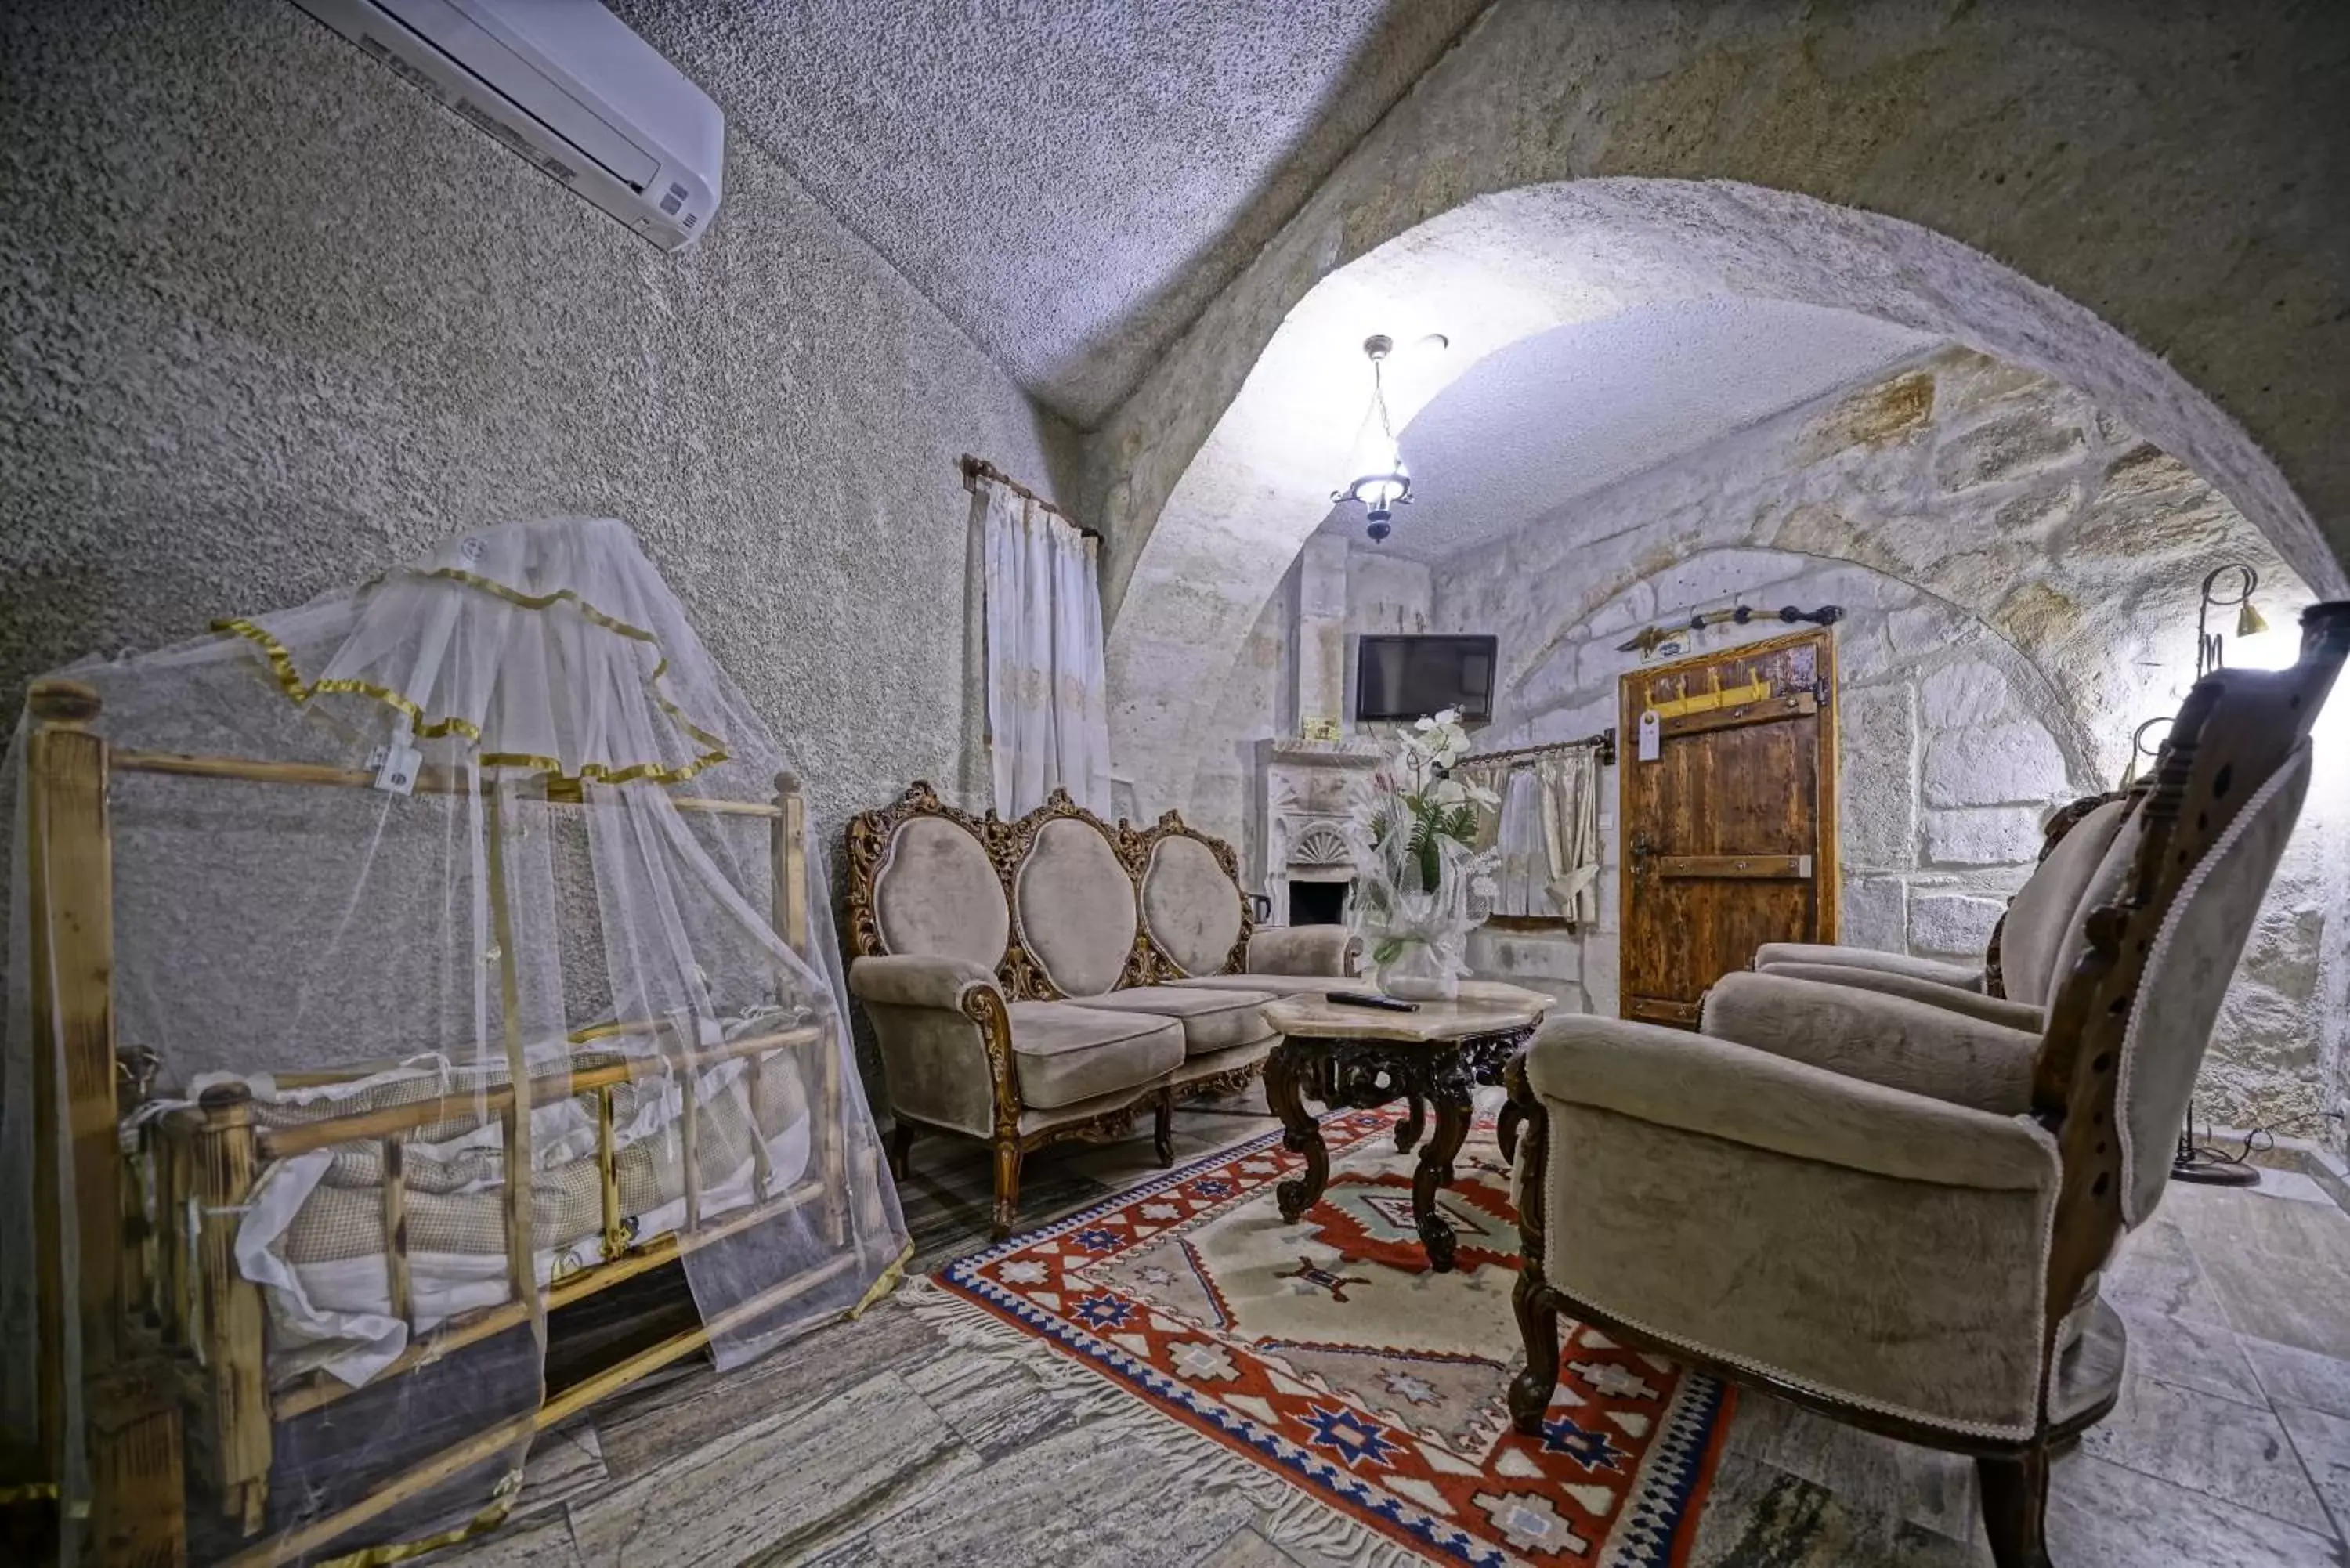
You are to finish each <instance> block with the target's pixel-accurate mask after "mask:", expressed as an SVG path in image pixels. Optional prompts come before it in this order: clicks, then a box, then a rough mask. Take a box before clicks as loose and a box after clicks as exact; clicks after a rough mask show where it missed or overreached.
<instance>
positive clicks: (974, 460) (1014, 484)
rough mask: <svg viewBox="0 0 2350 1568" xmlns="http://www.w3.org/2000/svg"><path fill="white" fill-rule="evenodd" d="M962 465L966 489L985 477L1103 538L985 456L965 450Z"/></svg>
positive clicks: (1093, 536)
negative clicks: (978, 455) (976, 455)
mask: <svg viewBox="0 0 2350 1568" xmlns="http://www.w3.org/2000/svg"><path fill="white" fill-rule="evenodd" d="M961 467H962V485H963V488H964V489H965V490H976V489H978V488H979V482H980V481H981V480H983V479H984V480H988V481H991V482H993V483H996V484H1000V485H1002V486H1003V488H1004V489H1006V490H1008V491H1010V492H1012V493H1013V494H1014V495H1018V496H1024V497H1025V498H1026V499H1028V500H1030V501H1033V502H1035V504H1037V505H1039V506H1041V507H1043V508H1044V509H1045V511H1047V512H1050V513H1051V514H1053V515H1054V516H1055V517H1058V518H1059V519H1060V520H1061V521H1062V522H1064V523H1066V524H1068V525H1069V526H1070V527H1072V528H1075V529H1076V531H1077V532H1078V533H1080V534H1083V535H1085V536H1086V537H1087V538H1088V539H1093V540H1099V539H1100V538H1101V535H1100V534H1099V533H1097V532H1096V531H1095V530H1094V529H1091V528H1088V527H1087V526H1086V525H1085V524H1082V523H1080V522H1078V521H1077V520H1076V518H1074V517H1072V516H1070V515H1069V514H1067V513H1066V512H1064V511H1062V510H1061V509H1060V508H1059V507H1057V506H1055V505H1054V504H1052V503H1051V502H1050V501H1047V500H1046V499H1045V497H1043V496H1041V495H1039V494H1037V493H1035V491H1033V490H1031V489H1029V488H1028V487H1027V486H1026V485H1024V484H1023V483H1020V482H1019V481H1018V480H1016V479H1014V478H1013V477H1012V476H1011V475H1010V474H1008V473H1006V472H1003V470H1002V469H1000V468H998V467H996V466H995V464H993V463H992V462H988V461H987V459H985V458H983V457H973V456H972V455H971V453H969V452H965V453H963V454H962V464H961Z"/></svg>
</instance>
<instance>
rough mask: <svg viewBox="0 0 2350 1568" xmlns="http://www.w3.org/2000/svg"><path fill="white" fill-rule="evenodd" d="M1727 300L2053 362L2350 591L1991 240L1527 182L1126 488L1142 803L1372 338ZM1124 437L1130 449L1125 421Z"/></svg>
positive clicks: (2058, 373)
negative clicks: (1984, 247) (1880, 325)
mask: <svg viewBox="0 0 2350 1568" xmlns="http://www.w3.org/2000/svg"><path fill="white" fill-rule="evenodd" d="M1711 296H1746V297H1754V298H1767V299H1780V300H1788V301H1794V302H1798V303H1803V304H1809V305H1815V306H1827V307H1831V308H1839V309H1845V310H1851V311H1855V312H1857V313H1860V314H1864V315H1868V316H1873V317H1878V318H1881V319H1884V320H1887V321H1892V322H1896V323H1898V324H1900V325H1902V326H1904V327H1911V328H1914V329H1917V330H1919V331H1922V332H1927V333H1930V334H1933V335H1934V336H1936V337H1942V338H1946V339H1949V340H1950V341H1953V342H1957V343H1960V344H1963V345H1965V346H1967V347H1969V348H1975V349H1978V350H1980V351H1981V352H1984V353H1987V354H1990V355H1992V356H1994V357H1997V358H2002V359H2005V360H2008V361H2010V362H2012V363H2014V364H2018V365H2021V366H2023V367H2025V368H2026V369H2033V370H2037V371H2039V372H2041V373H2043V374H2045V375H2048V376H2051V377H2054V379H2058V380H2060V381H2063V382H2064V383H2065V384H2067V385H2069V386H2071V387H2073V388H2074V389H2076V390H2078V391H2079V392H2081V393H2083V394H2084V395H2085V396H2086V397H2087V398H2088V399H2089V400H2091V401H2093V402H2094V403H2095V404H2096V405H2097V406H2098V407H2099V408H2101V409H2105V410H2110V411H2111V412H2112V413H2113V414H2115V415H2116V416H2118V417H2119V418H2120V419H2122V420H2124V421H2127V422H2128V423H2129V424H2130V425H2132V426H2134V427H2135V428H2136V429H2137V430H2138V431H2142V432H2143V433H2144V434H2145V435H2146V436H2147V438H2149V439H2150V440H2151V441H2154V442H2155V443H2156V444H2157V445H2158V446H2159V447H2160V448H2161V449H2162V450H2163V451H2165V452H2168V453H2170V454H2172V455H2173V456H2175V457H2176V458H2178V460H2179V461H2181V462H2185V463H2186V464H2187V465H2188V466H2189V467H2190V468H2191V469H2193V470H2194V471H2195V472H2198V473H2199V474H2201V475H2202V476H2203V477H2204V478H2206V479H2207V480H2209V481H2210V483H2212V484H2213V485H2214V486H2216V487H2217V488H2218V489H2219V490H2220V492H2221V493H2223V494H2225V495H2226V496H2227V497H2228V498H2229V500H2230V501H2231V502H2232V503H2233V504H2235V506H2236V507H2237V508H2238V509H2239V510H2240V511H2241V513H2242V514H2244V516H2245V517H2246V518H2247V519H2248V520H2249V521H2251V523H2252V524H2253V525H2254V526H2255V527H2256V528H2257V529H2258V530H2259V531H2260V532H2261V533H2262V535H2264V536H2265V537H2266V538H2267V539H2268V540H2269V541H2270V542H2271V544H2272V545H2273V546H2274V547H2275V549H2276V550H2277V552H2278V554H2279V555H2280V556H2282V558H2283V559H2284V560H2285V561H2286V562H2287V563H2289V564H2290V565H2291V566H2293V568H2294V569H2295V570H2296V571H2297V572H2298V573H2299V574H2300V575H2301V576H2302V577H2303V579H2304V580H2305V581H2307V582H2309V583H2310V584H2311V586H2312V587H2315V588H2316V589H2317V590H2318V591H2319V592H2321V593H2328V592H2334V591H2339V589H2340V588H2341V587H2342V586H2343V584H2344V581H2345V579H2344V576H2343V573H2342V569H2341V566H2340V565H2339V563H2338V562H2337V561H2336V560H2335V558H2334V554H2333V553H2332V551H2331V550H2330V549H2329V548H2328V546H2327V545H2326V542H2325V541H2324V538H2323V537H2322V536H2321V535H2320V534H2319V532H2318V530H2317V529H2316V527H2315V526H2314V524H2313V522H2312V520H2311V518H2310V516H2309V514H2308V512H2307V511H2306V509H2305V508H2304V507H2303V505H2302V504H2301V502H2300V500H2299V499H2298V498H2297V497H2296V496H2295V494H2294V493H2293V489H2292V487H2291V486H2290V485H2288V484H2287V483H2286V482H2285V479H2284V477H2283V475H2282V472H2280V471H2279V469H2278V468H2277V466H2276V464H2275V463H2274V462H2272V461H2271V460H2270V459H2269V457H2268V456H2267V455H2266V454H2264V453H2263V452H2262V451H2261V450H2260V448H2259V447H2258V446H2257V445H2255V444H2254V442H2253V441H2251V439H2250V438H2249V437H2248V436H2247V435H2245V433H2244V432H2243V431H2241V429H2239V428H2238V427H2237V426H2236V425H2235V423H2233V422H2232V421H2230V419H2229V418H2228V417H2227V416H2226V415H2225V414H2224V413H2222V412H2221V411H2220V410H2219V409H2218V408H2217V407H2216V406H2215V405H2213V404H2212V403H2211V402H2210V400H2208V399H2207V398H2205V397H2203V396H2202V395H2201V394H2200V393H2199V392H2198V391H2197V390H2196V389H2194V388H2193V387H2192V386H2190V385H2189V383H2188V382H2187V381H2186V380H2185V379H2183V378H2182V377H2181V376H2180V375H2179V374H2178V372H2177V371H2176V370H2174V369H2171V368H2170V367H2169V366H2168V364H2166V363H2165V362H2164V361H2163V360H2161V359H2160V358H2157V357H2156V356H2155V355H2153V354H2150V353H2148V352H2147V350H2145V349H2144V348H2140V347H2138V346H2137V344H2135V343H2133V342H2131V341H2130V340H2129V339H2128V338H2127V337H2124V336H2123V335H2122V334H2121V333H2120V332H2118V331H2116V329H2115V328H2114V327H2110V326H2108V325H2106V323H2105V322H2103V321H2101V320H2099V319H2098V318H2097V317H2095V315H2093V314H2092V313H2091V312H2090V311H2088V310H2086V309H2085V308H2084V307H2082V306H2079V305H2077V304H2074V302H2072V301H2071V300H2068V299H2066V298H2064V297H2063V296H2060V295H2057V294H2055V293H2054V292H2053V291H2051V290H2049V289H2047V288H2044V287H2043V286H2039V285H2038V284H2035V283H2033V281H2032V280H2030V279H2029V278H2026V277H2024V276H2023V275H2021V274H2019V273H2017V272H2015V271H2013V270H2012V269H2011V268H2009V267H2007V266H2005V265H2002V264H2001V263H1999V262H1997V261H1995V260H1993V259H1992V258H1991V257H1990V256H1988V255H1985V254H1981V252H1979V251H1976V250H1973V249H1971V248H1970V247H1968V246H1966V245H1964V244H1960V243H1959V242H1957V241H1955V240H1952V239H1950V238H1948V237H1946V236H1944V235H1942V234H1936V233H1933V232H1932V231H1929V230H1928V229H1924V228H1921V227H1919V226H1918V225H1917V224H1914V223H1906V222H1903V221H1901V220H1898V219H1895V218H1890V217H1886V216H1883V215H1881V214H1878V213H1864V212H1857V211H1854V210H1852V209H1849V208H1844V207H1838V206H1834V205H1831V204H1829V203H1828V202H1822V201H1818V200H1815V199H1814V198H1811V197H1807V196H1801V195H1794V194H1790V193H1787V192H1780V191H1770V190H1764V189H1761V188H1759V187H1755V186H1750V185H1742V184H1735V183H1731V182H1720V181H1708V182H1687V181H1677V180H1649V179H1599V180H1579V181H1574V182H1564V183H1558V184H1548V185H1536V186H1529V187H1524V188H1521V189H1517V190H1513V191H1507V192H1499V193H1496V194H1492V195H1486V196H1481V197H1478V198H1476V199H1474V200H1472V201H1470V202H1466V203H1464V204H1461V205H1460V206H1457V207H1455V208H1453V209H1451V211H1448V212H1445V213H1442V214H1441V215H1440V216H1438V217H1435V218H1433V219H1431V220H1430V221H1428V222H1426V223H1421V224H1419V226H1418V227H1415V228H1412V229H1410V230H1409V232H1407V233H1404V234H1399V235H1398V236H1397V237H1396V238H1394V239H1391V240H1389V241H1388V242H1387V243H1386V244H1382V245H1380V246H1378V248H1377V249H1375V250H1371V251H1370V252H1368V253H1367V254H1363V255H1361V256H1360V257H1358V258H1357V260H1355V261H1353V262H1351V263H1349V264H1347V265H1345V266H1342V267H1339V268H1337V269H1336V270H1335V271H1331V272H1329V273H1328V274H1327V275H1326V276H1324V277H1323V278H1322V279H1321V281H1320V282H1319V283H1316V284H1315V285H1314V286H1312V287H1311V288H1310V289H1308V290H1307V291H1306V292H1305V295H1304V296H1303V297H1302V298H1300V299H1299V300H1298V301H1297V303H1296V305H1295V307H1294V308H1292V309H1291V310H1289V311H1288V313H1287V314H1286V316H1285V317H1284V318H1283V319H1282V320H1281V321H1280V322H1279V325H1278V326H1277V327H1274V329H1272V330H1271V332H1270V334H1269V338H1268V340H1267V341H1266V343H1265V346H1264V348H1263V353H1262V354H1261V355H1260V356H1258V357H1257V358H1256V360H1255V362H1254V364H1253V368H1252V369H1249V370H1248V372H1247V374H1246V377H1245V379H1243V381H1242V382H1241V384H1240V386H1239V389H1238V391H1237V393H1236V394H1235V395H1234V396H1233V397H1232V400H1231V401H1230V402H1229V403H1228V404H1227V405H1226V406H1225V407H1224V408H1223V409H1222V412H1221V414H1220V415H1219V416H1218V417H1216V418H1215V419H1214V421H1213V423H1212V428H1211V429H1210V430H1209V431H1208V432H1207V434H1206V437H1205V439H1204V441H1202V442H1201V445H1200V447H1199V449H1198V451H1197V452H1196V454H1195V455H1193V456H1192V458H1191V461H1190V462H1189V463H1188V464H1187V465H1186V466H1184V467H1183V468H1182V469H1181V472H1180V477H1179V478H1176V479H1174V480H1173V481H1172V483H1171V484H1170V487H1169V488H1168V490H1167V493H1166V497H1165V501H1164V503H1163V504H1161V505H1159V506H1157V507H1155V508H1154V507H1152V506H1151V504H1150V503H1149V495H1148V493H1147V490H1148V487H1149V484H1150V483H1153V481H1152V479H1151V477H1150V473H1151V465H1150V464H1149V463H1148V462H1129V465H1128V466H1129V468H1130V470H1131V472H1128V474H1127V475H1126V476H1125V477H1124V478H1123V479H1122V480H1119V481H1117V482H1115V483H1113V485H1112V494H1111V496H1110V498H1109V503H1108V504H1107V511H1108V513H1109V514H1112V515H1113V516H1116V517H1117V518H1118V522H1117V523H1116V524H1114V532H1113V535H1112V545H1113V553H1112V559H1111V565H1110V571H1109V574H1108V576H1109V581H1108V583H1107V593H1108V595H1109V597H1110V598H1111V601H1112V613H1113V618H1112V624H1111V630H1110V637H1109V649H1108V652H1109V663H1110V691H1111V698H1112V704H1113V711H1112V721H1111V722H1112V748H1113V752H1114V753H1115V754H1116V755H1117V757H1118V762H1119V765H1120V769H1121V771H1122V772H1124V773H1126V774H1128V775H1129V776H1131V777H1132V778H1133V779H1134V780H1135V784H1136V794H1137V799H1138V801H1139V803H1140V804H1141V805H1143V806H1144V807H1146V808H1147V809H1150V810H1156V809H1159V807H1161V806H1164V805H1185V804H1188V801H1189V797H1190V792H1191V777H1192V774H1193V772H1194V770H1195V768H1196V763H1197V758H1198V757H1199V756H1200V754H1201V748H1202V747H1203V745H1204V744H1205V743H1206V742H1207V741H1208V739H1209V736H1208V733H1207V730H1208V728H1209V727H1210V726H1211V724H1212V720H1213V710H1214V705H1215V703H1214V698H1215V694H1216V693H1217V691H1220V690H1221V688H1222V684H1223V680H1224V678H1225V676H1226V674H1227V672H1228V671H1229V669H1230V667H1231V662H1232V659H1233V657H1234V654H1235V652H1236V651H1237V649H1239V647H1240V645H1241V642H1242V639H1243V635H1244V633H1245V632H1246V630H1247V628H1248V627H1249V625H1250V624H1251V622H1252V621H1253V619H1254V618H1255V616H1256V615H1257V613H1258V611H1259V609H1260V608H1261V607H1263V603H1264V601H1265V598H1266V596H1267V595H1268V594H1269V593H1270V592H1271V591H1272V589H1273V587H1274V585H1275V584H1276V583H1277V582H1278V581H1279V579H1280V577H1281V576H1282V574H1283V572H1284V570H1285V569H1286V568H1287V566H1288V565H1289V563H1290V561H1291V560H1292V559H1293V558H1294V557H1295V555H1296V553H1297V549H1298V547H1299V545H1301V544H1302V543H1303V541H1304V540H1305V537H1306V535H1308V534H1310V533H1311V532H1312V530H1313V529H1314V527H1315V525H1316V524H1318V523H1319V522H1320V520H1321V519H1322V517H1323V516H1324V515H1325V514H1326V511H1327V507H1328V499H1327V498H1328V494H1329V486H1330V483H1331V482H1332V475H1334V474H1336V472H1338V471H1339V470H1340V468H1341V467H1342V466H1343V465H1344V463H1345V462H1346V458H1347V452H1346V450H1345V447H1346V443H1347V439H1348V437H1349V435H1350V433H1351V426H1350V419H1349V416H1350V415H1351V412H1352V410H1353V407H1354V404H1355V402H1356V400H1358V399H1359V397H1360V389H1359V385H1358V382H1359V358H1358V352H1357V344H1358V343H1359V341H1360V339H1361V338H1362V337H1364V336H1365V335H1366V334H1367V332H1369V331H1372V330H1386V331H1388V332H1391V333H1393V334H1395V335H1396V336H1398V337H1399V338H1403V337H1407V336H1408V335H1410V334H1414V333H1418V332H1420V331H1427V330H1442V331H1445V332H1447V333H1448V334H1450V335H1451V337H1452V339H1453V343H1454V348H1453V351H1452V352H1451V353H1450V354H1448V355H1446V356H1445V357H1444V364H1443V368H1442V369H1441V372H1440V376H1441V378H1442V379H1446V380H1449V379H1451V378H1455V377H1457V376H1459V375H1460V374H1461V373H1463V372H1465V371H1466V369H1468V368H1469V367H1470V366H1471V365H1473V364H1475V363H1476V362H1477V361H1478V360H1479V359H1480V358H1483V357H1484V356H1485V355H1488V354H1490V353H1492V352H1493V351H1495V350H1496V349H1498V348H1503V347H1504V346H1506V345H1507V344H1509V343H1511V342H1513V341H1515V340H1517V339H1518V338H1521V337H1525V336H1528V335H1530V334H1532V333H1534V332H1539V331H1544V330H1546V329H1548V328H1551V327H1556V326H1559V325H1562V324H1564V323H1567V322H1571V321H1575V320H1584V319H1589V318H1592V317H1600V316H1607V315H1611V314H1614V313H1616V312H1619V311H1622V310H1625V309H1628V308H1631V307H1634V306H1639V305H1644V304H1649V303H1655V302H1659V301H1665V300H1673V299H1691V298H1703V297H1711ZM1438 390H1440V386H1438V385H1437V384H1435V381H1434V379H1430V381H1428V382H1424V383H1423V384H1422V385H1420V386H1419V387H1416V388H1412V389H1409V391H1408V392H1407V394H1406V397H1405V399H1404V400H1403V406H1401V407H1399V410H1398V413H1399V417H1400V418H1402V419H1407V420H1408V419H1409V415H1410V413H1411V412H1412V411H1413V410H1414V408H1416V407H1417V406H1418V404H1419V403H1424V402H1425V400H1427V399H1428V398H1429V397H1431V396H1433V395H1434V394H1435V392H1436V391H1438ZM1146 391H1148V389H1146ZM1139 401H1140V399H1139ZM1192 412H1193V413H1194V414H1196V413H1197V412H1198V410H1192ZM1126 417H1127V416H1126V415H1125V414H1123V413H1122V414H1121V416H1120V419H1121V421H1124V420H1125V419H1126ZM1105 435H1106V439H1107V440H1108V441H1110V450H1111V451H1112V452H1115V451H1116V447H1117V441H1118V431H1117V430H1116V429H1113V430H1112V431H1107V432H1105ZM1128 455H1129V457H1131V456H1132V454H1128ZM1097 457H1098V453H1097ZM1161 479H1162V480H1163V473H1162V474H1161Z"/></svg>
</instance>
